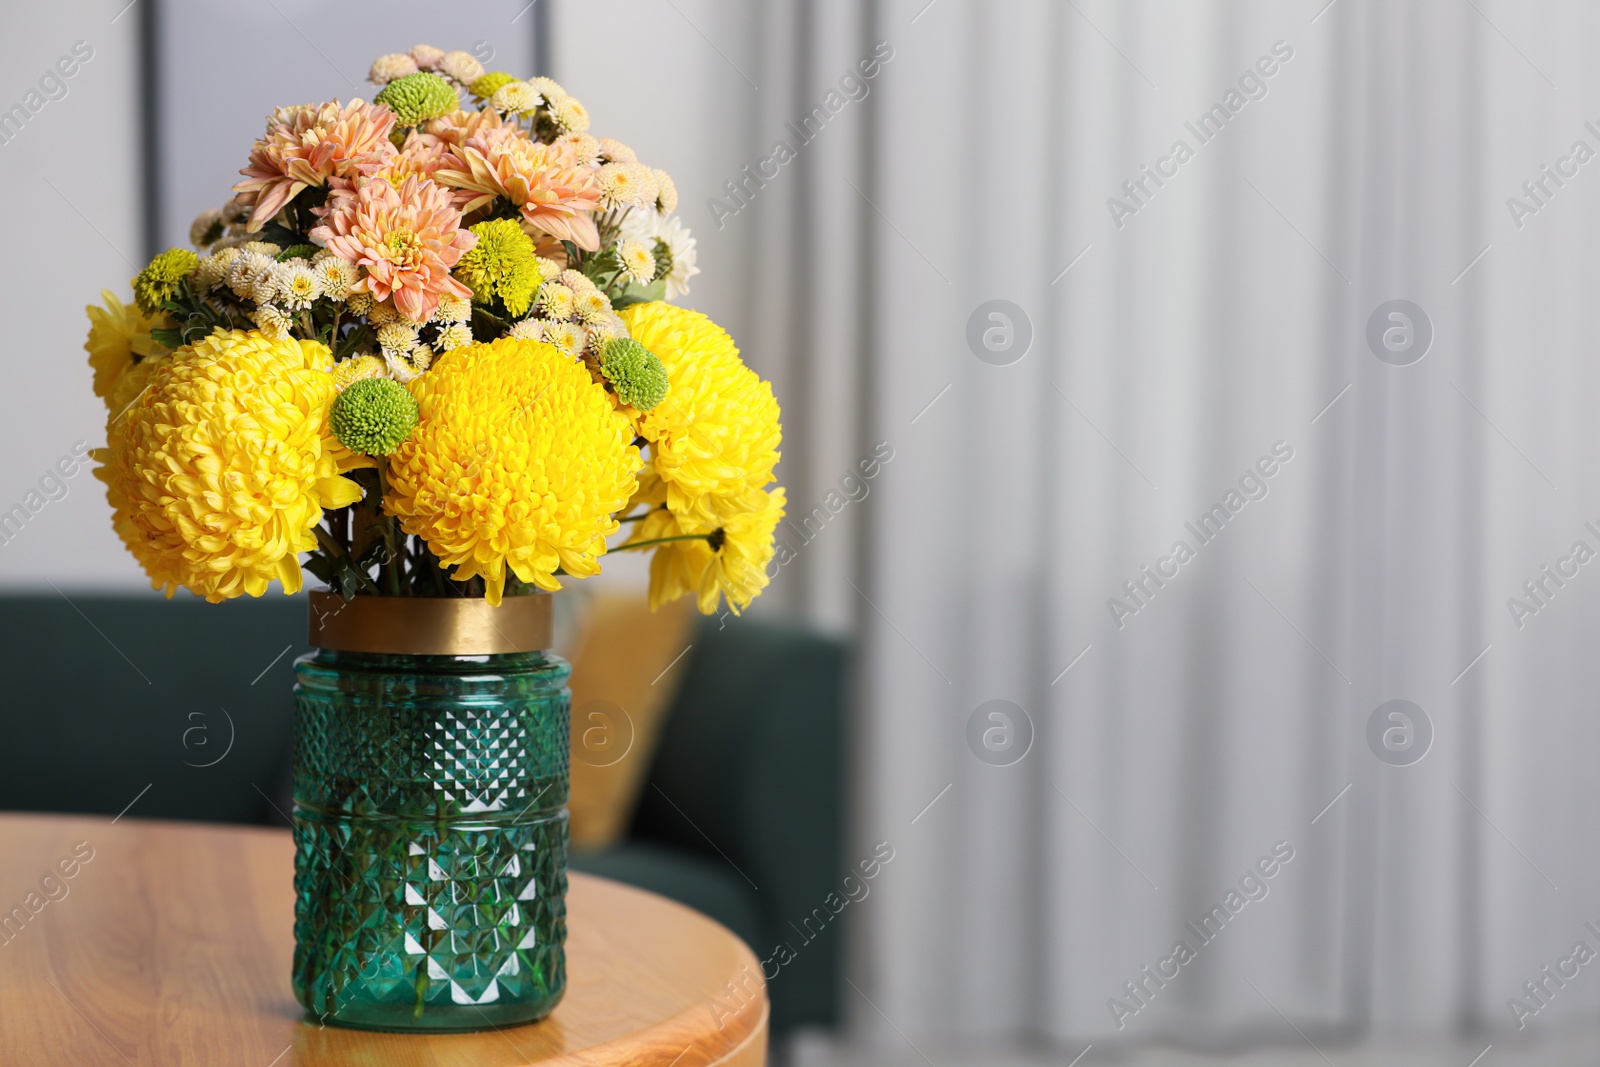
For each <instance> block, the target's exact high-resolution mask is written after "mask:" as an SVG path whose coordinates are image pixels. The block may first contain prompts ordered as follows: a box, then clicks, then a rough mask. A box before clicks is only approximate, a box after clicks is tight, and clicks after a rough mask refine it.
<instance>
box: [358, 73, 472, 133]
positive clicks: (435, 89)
mask: <svg viewBox="0 0 1600 1067" xmlns="http://www.w3.org/2000/svg"><path fill="white" fill-rule="evenodd" d="M372 102H373V103H374V104H382V105H384V106H385V107H387V108H388V109H389V110H390V111H393V112H394V113H395V123H396V125H399V126H420V125H421V124H422V123H424V122H427V121H428V120H429V119H436V118H438V117H439V116H440V115H448V114H449V113H450V112H452V111H454V110H455V109H456V108H457V107H459V106H460V104H461V98H460V97H458V96H457V95H456V91H455V89H453V88H451V86H450V83H449V82H447V81H445V80H444V79H443V78H441V77H439V75H437V74H430V73H428V72H427V71H418V72H417V73H416V74H407V75H406V76H404V77H402V78H396V79H395V80H394V81H392V82H390V83H389V84H388V85H385V86H384V87H383V88H382V89H380V90H378V95H377V96H374V97H373V98H372Z"/></svg>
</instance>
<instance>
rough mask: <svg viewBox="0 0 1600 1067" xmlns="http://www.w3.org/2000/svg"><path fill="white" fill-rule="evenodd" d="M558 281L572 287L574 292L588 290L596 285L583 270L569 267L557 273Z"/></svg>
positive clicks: (569, 287)
mask: <svg viewBox="0 0 1600 1067" xmlns="http://www.w3.org/2000/svg"><path fill="white" fill-rule="evenodd" d="M556 281H558V282H560V283H561V284H562V285H564V286H566V287H567V288H568V289H571V290H572V291H573V292H574V293H583V292H587V291H588V290H590V289H593V288H594V287H595V285H594V282H593V281H592V280H591V279H590V277H589V276H588V275H587V274H585V273H583V271H581V270H572V269H570V268H569V269H567V270H564V271H562V272H561V273H560V274H558V275H556Z"/></svg>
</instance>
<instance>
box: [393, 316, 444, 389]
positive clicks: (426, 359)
mask: <svg viewBox="0 0 1600 1067" xmlns="http://www.w3.org/2000/svg"><path fill="white" fill-rule="evenodd" d="M396 325H398V324H396ZM386 328H387V327H386ZM383 361H384V363H385V364H387V365H388V367H389V373H390V374H391V375H392V376H393V377H394V380H395V381H397V382H400V383H402V384H404V383H406V382H409V381H411V380H412V379H414V378H416V377H417V375H419V374H421V373H422V372H423V371H425V370H427V369H428V368H429V367H430V366H432V365H433V350H432V349H430V348H429V347H428V346H427V345H417V346H416V347H415V348H413V349H411V350H410V351H409V352H396V351H391V350H390V349H387V348H386V349H384V350H383Z"/></svg>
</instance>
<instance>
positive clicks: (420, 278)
mask: <svg viewBox="0 0 1600 1067" xmlns="http://www.w3.org/2000/svg"><path fill="white" fill-rule="evenodd" d="M311 239H312V240H314V241H320V242H321V243H322V244H323V245H324V246H325V247H326V248H327V249H328V250H329V251H331V252H333V254H334V255H337V256H339V257H341V258H343V259H348V260H350V261H351V262H352V263H355V264H356V265H357V266H359V267H361V268H363V271H364V272H363V274H362V278H361V280H360V281H359V282H357V283H356V284H355V285H354V286H352V287H351V291H352V292H365V293H370V294H372V297H373V299H375V300H387V299H389V298H390V297H393V298H394V306H395V309H396V310H398V311H399V312H400V313H401V314H402V315H404V316H405V317H406V318H408V319H410V320H411V321H412V322H425V321H427V319H428V318H429V317H430V316H431V315H432V314H433V311H434V308H436V307H438V306H439V297H440V296H441V295H442V294H445V293H449V294H450V295H452V296H459V297H466V298H470V297H471V296H472V290H470V289H468V288H467V287H466V286H464V285H462V284H461V283H460V282H458V281H456V280H455V279H454V278H452V277H450V268H451V267H454V266H455V265H456V261H457V260H459V259H460V258H461V254H462V253H463V252H466V251H467V250H468V249H470V248H471V247H472V246H473V245H475V244H477V243H478V236H477V234H475V233H473V232H472V231H471V230H464V229H462V228H461V212H460V211H458V210H456V208H455V206H454V205H453V204H452V203H451V202H450V192H449V190H447V189H445V188H443V187H441V186H439V185H436V184H434V183H433V182H431V181H428V180H427V179H426V178H418V177H416V176H414V175H413V176H412V177H409V178H407V179H406V180H405V181H404V182H402V183H401V184H400V186H399V188H396V187H395V186H393V185H390V184H389V183H388V182H386V181H384V180H383V179H382V178H362V179H360V180H359V181H358V182H357V187H356V191H355V195H354V196H348V197H341V198H340V200H339V202H338V204H337V205H336V206H335V207H334V209H333V210H332V211H330V212H329V213H328V216H327V218H325V219H324V220H323V223H322V225H321V226H318V227H316V228H315V229H313V230H312V231H311Z"/></svg>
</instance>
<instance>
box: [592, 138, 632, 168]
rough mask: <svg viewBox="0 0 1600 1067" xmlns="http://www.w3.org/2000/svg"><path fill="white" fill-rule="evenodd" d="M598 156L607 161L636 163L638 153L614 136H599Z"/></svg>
mask: <svg viewBox="0 0 1600 1067" xmlns="http://www.w3.org/2000/svg"><path fill="white" fill-rule="evenodd" d="M600 158H601V159H602V160H604V161H605V162H607V163H637V162H639V155H638V153H636V152H635V151H634V150H633V149H631V148H629V147H628V146H627V145H625V144H623V143H622V142H621V141H619V140H617V139H616V138H615V137H602V138H600Z"/></svg>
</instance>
